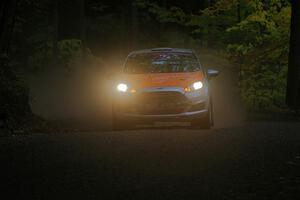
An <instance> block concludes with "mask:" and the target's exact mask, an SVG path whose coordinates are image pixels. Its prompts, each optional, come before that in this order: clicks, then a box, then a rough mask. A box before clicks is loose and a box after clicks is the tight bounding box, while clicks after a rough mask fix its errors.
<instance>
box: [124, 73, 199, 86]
mask: <svg viewBox="0 0 300 200" xmlns="http://www.w3.org/2000/svg"><path fill="white" fill-rule="evenodd" d="M203 78H204V76H203V72H188V73H151V74H123V75H122V78H121V79H122V81H124V82H125V83H127V84H129V85H130V87H131V88H135V89H141V88H147V87H182V88H185V87H187V86H190V85H191V84H193V83H194V82H196V81H199V80H201V81H202V80H203Z"/></svg>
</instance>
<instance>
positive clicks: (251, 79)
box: [227, 0, 291, 110]
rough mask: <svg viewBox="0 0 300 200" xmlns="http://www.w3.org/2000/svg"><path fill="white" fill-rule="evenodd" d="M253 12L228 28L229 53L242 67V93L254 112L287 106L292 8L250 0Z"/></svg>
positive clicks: (273, 2) (275, 0) (272, 2)
mask: <svg viewBox="0 0 300 200" xmlns="http://www.w3.org/2000/svg"><path fill="white" fill-rule="evenodd" d="M248 10H250V11H251V13H250V14H249V15H248V16H247V17H246V18H245V19H244V20H243V21H241V22H240V23H238V24H236V25H235V26H232V27H230V28H228V29H227V33H228V35H229V36H230V37H229V39H228V43H229V44H228V46H227V50H228V52H229V55H230V57H231V59H232V60H233V61H234V62H235V63H236V64H237V65H238V66H239V70H240V90H241V96H242V98H243V100H244V101H245V102H246V104H247V105H248V107H249V108H250V109H260V110H262V109H274V107H282V106H283V105H284V104H285V88H286V75H287V66H288V50H289V30H290V16H291V8H290V6H289V4H288V3H286V4H283V1H279V0H272V1H271V2H270V5H269V6H264V5H263V3H262V2H260V1H249V3H248Z"/></svg>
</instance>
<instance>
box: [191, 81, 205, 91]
mask: <svg viewBox="0 0 300 200" xmlns="http://www.w3.org/2000/svg"><path fill="white" fill-rule="evenodd" d="M202 87H203V83H202V82H201V81H198V82H195V83H194V84H193V88H194V89H195V90H200V89H201V88H202Z"/></svg>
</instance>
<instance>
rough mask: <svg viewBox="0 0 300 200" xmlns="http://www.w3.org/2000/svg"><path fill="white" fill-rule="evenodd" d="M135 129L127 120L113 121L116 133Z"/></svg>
mask: <svg viewBox="0 0 300 200" xmlns="http://www.w3.org/2000/svg"><path fill="white" fill-rule="evenodd" d="M132 128H133V125H132V124H131V123H130V122H128V121H125V120H118V119H115V118H114V120H113V129H114V130H115V131H122V130H130V129H132Z"/></svg>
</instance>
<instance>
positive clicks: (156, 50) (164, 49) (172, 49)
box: [129, 47, 194, 56]
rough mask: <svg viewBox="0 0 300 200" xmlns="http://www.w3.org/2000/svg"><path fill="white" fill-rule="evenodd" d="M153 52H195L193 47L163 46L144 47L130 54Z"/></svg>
mask: <svg viewBox="0 0 300 200" xmlns="http://www.w3.org/2000/svg"><path fill="white" fill-rule="evenodd" d="M153 52H172V53H191V54H192V53H194V51H193V50H191V49H179V48H169V47H163V48H153V49H142V50H137V51H133V52H131V53H130V54H129V56H131V55H135V54H142V53H153Z"/></svg>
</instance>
